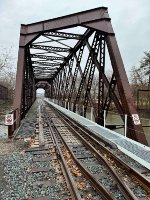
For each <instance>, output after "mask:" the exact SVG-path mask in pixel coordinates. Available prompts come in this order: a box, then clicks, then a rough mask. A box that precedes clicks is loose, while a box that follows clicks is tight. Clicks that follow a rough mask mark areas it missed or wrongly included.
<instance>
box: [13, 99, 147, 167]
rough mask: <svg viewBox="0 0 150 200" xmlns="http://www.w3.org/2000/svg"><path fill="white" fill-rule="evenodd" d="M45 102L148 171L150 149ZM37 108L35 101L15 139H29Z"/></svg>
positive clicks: (32, 131) (33, 128)
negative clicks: (115, 146) (112, 144)
mask: <svg viewBox="0 0 150 200" xmlns="http://www.w3.org/2000/svg"><path fill="white" fill-rule="evenodd" d="M45 101H46V102H48V103H49V104H51V105H52V106H54V107H55V108H56V109H58V110H60V111H61V112H63V113H64V114H66V115H68V116H69V117H71V118H72V119H74V120H75V121H77V122H78V123H80V124H81V125H82V126H84V127H86V128H88V129H89V130H92V132H94V133H95V134H97V135H99V136H101V137H103V138H104V139H106V140H108V141H111V142H112V143H114V144H116V145H117V147H118V149H120V150H121V151H122V152H123V153H125V154H126V155H128V156H129V157H131V158H132V159H134V160H135V161H137V162H139V163H140V164H141V165H143V166H144V167H146V168H148V169H150V147H147V146H144V145H142V144H140V143H138V142H136V141H133V140H131V139H129V138H126V137H125V136H123V135H121V134H119V133H116V132H114V131H112V130H109V129H107V128H104V127H102V126H100V125H98V124H96V123H95V122H93V121H91V120H88V119H86V118H84V117H82V116H80V115H78V114H76V113H74V112H72V111H70V110H67V109H65V108H63V107H61V106H59V105H57V104H54V103H52V102H51V101H50V100H48V99H46V98H45ZM37 107H38V102H37V101H36V102H35V103H34V104H33V106H32V107H31V109H30V110H29V112H28V114H27V116H26V118H25V119H24V120H23V122H22V124H21V127H20V128H19V130H18V131H17V134H16V137H17V138H20V137H25V138H27V137H30V136H32V135H34V133H35V123H36V109H35V108H37Z"/></svg>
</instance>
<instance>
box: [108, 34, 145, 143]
mask: <svg viewBox="0 0 150 200" xmlns="http://www.w3.org/2000/svg"><path fill="white" fill-rule="evenodd" d="M106 43H107V47H108V51H109V55H110V59H111V64H112V67H113V71H114V75H115V78H116V82H117V87H118V90H119V93H120V98H121V102H122V107H123V109H124V114H128V115H130V117H128V125H129V126H130V128H131V130H130V131H128V135H127V136H128V137H130V138H132V139H134V140H136V141H139V142H141V143H143V144H145V145H147V140H146V137H145V135H144V132H143V128H142V125H141V124H139V125H136V124H135V123H134V121H133V119H132V117H131V116H132V115H133V114H138V113H137V110H136V107H135V104H134V99H133V95H132V92H131V88H130V85H129V82H128V78H127V75H126V71H125V68H124V64H123V61H122V58H121V54H120V51H119V48H118V45H117V41H116V38H115V36H114V35H108V36H107V37H106Z"/></svg>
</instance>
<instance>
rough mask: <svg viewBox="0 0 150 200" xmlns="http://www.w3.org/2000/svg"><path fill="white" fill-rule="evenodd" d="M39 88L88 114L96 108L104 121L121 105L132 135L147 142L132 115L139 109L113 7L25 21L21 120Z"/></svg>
mask: <svg viewBox="0 0 150 200" xmlns="http://www.w3.org/2000/svg"><path fill="white" fill-rule="evenodd" d="M106 57H107V60H108V59H109V60H110V67H111V74H109V76H108V74H107V73H106V68H107V66H106V65H107V63H106ZM37 88H44V89H45V93H46V96H47V97H49V98H52V99H56V100H57V103H58V104H60V105H61V106H66V107H71V108H72V110H73V111H74V112H75V111H76V110H77V109H79V108H81V109H80V110H82V115H83V116H85V117H86V114H87V112H88V109H89V107H92V108H93V113H94V118H95V121H96V122H97V123H98V124H101V125H103V124H104V120H103V115H104V110H106V114H107V113H108V111H109V110H110V109H111V107H115V108H116V109H117V110H118V112H119V114H120V116H121V117H122V116H123V115H124V114H127V115H128V116H129V117H128V125H129V126H130V129H129V130H128V133H127V136H128V137H130V138H132V139H134V140H136V141H139V142H141V143H143V144H147V141H146V139H145V136H144V133H143V129H142V126H141V124H138V125H136V124H135V123H134V121H133V119H132V117H131V116H132V115H133V114H137V111H136V108H135V105H134V100H133V97H132V93H131V89H130V86H129V83H128V79H127V75H126V72H125V68H124V65H123V62H122V58H121V55H120V52H119V48H118V45H117V41H116V37H115V34H114V31H113V28H112V25H111V19H110V18H109V15H108V11H107V8H105V7H100V8H96V9H92V10H88V11H84V12H80V13H75V14H72V15H67V16H63V17H59V18H55V19H50V20H46V21H41V22H37V23H33V24H28V25H21V31H20V43H19V53H18V66H17V76H16V90H15V99H14V109H15V108H19V111H20V112H19V115H18V119H19V120H18V124H19V122H20V120H21V119H22V118H23V117H24V116H25V114H26V113H27V111H28V109H29V108H30V107H31V105H32V104H33V102H34V101H35V98H36V89H37ZM122 119H123V120H124V117H122Z"/></svg>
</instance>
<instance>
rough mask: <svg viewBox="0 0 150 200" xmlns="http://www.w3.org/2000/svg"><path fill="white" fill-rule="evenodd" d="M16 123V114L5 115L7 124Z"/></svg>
mask: <svg viewBox="0 0 150 200" xmlns="http://www.w3.org/2000/svg"><path fill="white" fill-rule="evenodd" d="M13 123H14V116H13V114H7V115H5V125H8V126H9V125H13Z"/></svg>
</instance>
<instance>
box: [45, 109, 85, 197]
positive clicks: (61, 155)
mask: <svg viewBox="0 0 150 200" xmlns="http://www.w3.org/2000/svg"><path fill="white" fill-rule="evenodd" d="M45 114H46V113H45ZM46 115H47V114H46ZM48 118H49V117H48V115H47V116H46V119H47V123H48V125H49V132H50V133H51V136H52V140H53V142H54V145H55V148H56V150H57V154H58V155H59V158H60V159H61V162H60V163H61V164H62V165H63V168H64V171H65V175H66V176H67V179H68V180H69V184H67V185H69V186H71V192H72V193H73V199H75V200H82V199H81V196H80V195H79V192H78V190H77V188H76V185H75V182H74V180H73V178H72V176H71V173H70V171H69V169H68V167H67V164H66V162H65V159H64V156H63V154H62V152H61V149H60V147H59V144H58V141H57V138H56V136H55V134H54V132H53V129H52V127H51V124H50V122H49V119H48Z"/></svg>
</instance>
